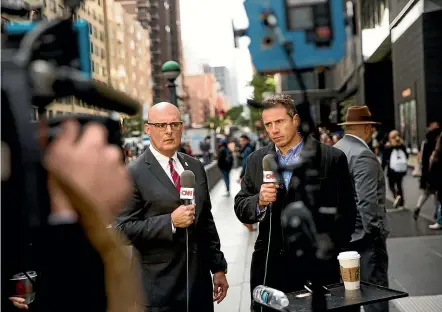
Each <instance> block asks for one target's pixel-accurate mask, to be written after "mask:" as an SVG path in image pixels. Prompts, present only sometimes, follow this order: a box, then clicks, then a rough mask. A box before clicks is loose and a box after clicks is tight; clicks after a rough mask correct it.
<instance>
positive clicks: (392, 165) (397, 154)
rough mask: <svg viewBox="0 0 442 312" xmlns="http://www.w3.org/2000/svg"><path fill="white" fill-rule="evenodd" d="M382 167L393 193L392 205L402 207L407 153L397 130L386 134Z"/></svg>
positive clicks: (403, 203)
mask: <svg viewBox="0 0 442 312" xmlns="http://www.w3.org/2000/svg"><path fill="white" fill-rule="evenodd" d="M382 168H387V178H388V186H389V187H390V191H391V193H392V194H393V199H394V200H393V207H394V208H398V207H404V205H405V200H404V193H403V190H402V183H403V180H404V177H405V175H406V174H407V170H408V153H407V148H406V147H405V145H404V141H403V140H402V138H401V137H400V135H399V131H397V130H393V131H390V133H389V134H388V142H387V144H386V145H385V149H384V152H383V157H382Z"/></svg>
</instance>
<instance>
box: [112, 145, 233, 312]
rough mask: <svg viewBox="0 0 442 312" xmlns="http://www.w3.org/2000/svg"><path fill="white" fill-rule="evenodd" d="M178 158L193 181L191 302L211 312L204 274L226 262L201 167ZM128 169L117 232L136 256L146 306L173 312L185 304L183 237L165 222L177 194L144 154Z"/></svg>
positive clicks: (177, 200)
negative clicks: (127, 195)
mask: <svg viewBox="0 0 442 312" xmlns="http://www.w3.org/2000/svg"><path fill="white" fill-rule="evenodd" d="M178 159H179V161H180V162H181V164H182V165H183V168H184V169H185V170H191V171H192V172H193V173H194V174H195V178H196V187H195V204H196V211H195V222H194V224H193V225H191V226H190V227H189V228H188V231H189V276H190V294H191V302H198V304H199V306H200V307H201V308H202V310H201V311H213V302H212V282H211V276H210V271H211V272H212V273H216V272H220V271H225V270H226V268H227V263H226V260H225V259H224V255H223V253H222V252H221V250H220V247H221V244H220V240H219V236H218V232H217V230H216V227H215V223H214V221H213V216H212V213H211V203H210V196H209V189H208V185H207V177H206V172H205V170H204V167H203V165H202V164H201V163H200V162H199V161H198V160H196V159H195V158H192V157H190V156H188V155H185V154H182V153H178ZM128 168H129V172H130V174H131V176H132V178H133V182H134V191H133V195H132V199H131V201H130V203H129V204H128V205H127V207H125V209H124V211H123V212H122V214H121V215H120V216H119V217H118V218H117V228H118V229H119V230H120V231H121V232H123V233H124V234H125V235H126V236H127V238H128V239H129V241H130V242H131V243H132V245H133V246H134V247H136V248H137V250H138V252H139V255H140V259H141V268H142V271H143V286H144V292H145V295H146V298H145V299H146V302H147V306H148V307H162V308H161V309H158V311H179V309H181V308H182V307H180V308H177V309H175V308H170V309H167V307H178V306H179V305H180V304H182V303H185V301H186V235H185V230H184V229H181V228H177V229H176V232H175V233H172V220H171V213H172V212H173V211H174V210H175V209H176V208H177V207H178V206H180V205H181V202H180V196H179V192H178V191H177V189H176V188H175V186H174V185H173V183H172V181H171V180H170V178H169V177H168V176H167V175H166V173H165V172H164V170H163V168H162V167H161V166H160V164H159V163H158V161H157V160H156V158H155V157H154V155H153V154H152V152H151V151H150V149H146V151H145V152H144V153H143V154H142V155H141V156H140V157H138V158H137V159H136V160H134V161H133V162H132V163H131V164H130V165H129V167H128ZM149 311H156V310H155V309H152V308H151V309H149ZM195 311H197V310H195ZM198 311H199V310H198Z"/></svg>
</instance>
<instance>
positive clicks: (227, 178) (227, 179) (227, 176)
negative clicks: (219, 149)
mask: <svg viewBox="0 0 442 312" xmlns="http://www.w3.org/2000/svg"><path fill="white" fill-rule="evenodd" d="M221 173H222V175H223V180H224V183H225V184H226V189H227V192H230V170H223V169H221Z"/></svg>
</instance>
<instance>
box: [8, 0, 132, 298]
mask: <svg viewBox="0 0 442 312" xmlns="http://www.w3.org/2000/svg"><path fill="white" fill-rule="evenodd" d="M80 3H81V1H80V0H65V3H64V4H65V12H64V13H63V15H62V16H60V17H57V18H55V19H53V20H44V21H43V20H42V21H28V22H20V23H19V22H14V23H3V21H2V28H1V29H2V55H1V57H2V60H1V65H2V68H1V75H2V77H1V78H2V85H1V101H2V105H1V114H2V116H1V121H2V134H1V136H2V143H1V152H2V169H1V170H2V206H3V209H2V221H3V222H2V242H1V244H2V283H3V285H7V283H8V282H9V280H10V279H11V277H12V276H13V275H15V274H18V273H22V272H25V273H26V272H27V271H34V270H36V271H37V270H38V269H37V268H36V267H35V266H36V263H35V261H34V254H35V252H38V249H39V246H41V244H42V243H43V244H44V242H41V241H39V239H38V235H37V234H38V233H39V230H40V229H41V228H42V227H45V226H46V225H47V220H48V216H49V212H50V211H49V195H48V190H47V174H46V172H45V170H44V169H43V167H42V164H41V159H42V151H43V150H44V147H45V146H46V144H50V141H51V140H52V138H54V137H55V136H56V135H57V132H58V127H59V125H60V124H61V123H62V122H63V121H64V120H66V119H75V120H77V121H78V122H79V123H80V124H81V125H82V126H83V125H85V124H87V123H88V122H91V121H94V122H98V123H101V124H102V125H104V126H105V127H106V128H107V130H108V134H109V135H108V141H109V143H111V144H116V145H118V146H121V140H122V139H121V133H120V129H121V128H120V120H119V114H112V113H111V114H110V116H109V117H104V116H85V115H69V116H61V117H60V116H58V117H57V118H54V119H49V120H46V118H45V108H46V107H47V106H48V105H50V104H51V103H52V102H53V101H54V100H56V99H60V98H64V97H68V96H74V97H76V98H77V99H79V100H82V101H83V102H85V103H88V104H90V105H94V106H97V107H100V108H103V109H106V110H109V111H118V112H121V113H125V114H129V115H133V114H136V113H137V112H138V110H139V107H140V104H139V103H138V102H137V101H136V100H134V99H132V98H130V97H129V96H127V95H125V94H124V93H121V92H118V91H115V90H113V89H112V88H110V87H109V86H107V85H105V84H101V83H96V82H95V81H94V80H93V79H92V77H91V76H92V75H91V60H90V50H89V49H90V40H89V25H88V23H87V22H86V21H83V20H77V21H75V22H74V21H73V15H74V13H75V11H76V9H77V8H78V7H79V5H80ZM1 5H2V11H3V12H7V13H8V14H9V15H16V16H24V15H25V12H26V11H31V10H32V11H34V10H39V9H41V4H37V5H29V4H26V3H24V2H23V1H20V0H17V1H13V0H2V2H1ZM33 107H36V108H37V109H38V112H39V115H40V118H39V120H38V121H37V122H32V121H31V120H30V118H29V116H30V111H31V109H32V108H33ZM115 115H118V117H117V118H115ZM36 235H37V236H36ZM37 266H38V265H37ZM9 295H11V294H5V293H2V302H3V300H4V297H5V296H9Z"/></svg>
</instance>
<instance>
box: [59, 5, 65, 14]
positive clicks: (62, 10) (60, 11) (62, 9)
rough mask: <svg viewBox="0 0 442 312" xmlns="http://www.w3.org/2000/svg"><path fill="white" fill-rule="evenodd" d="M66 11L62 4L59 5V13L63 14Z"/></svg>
mask: <svg viewBox="0 0 442 312" xmlns="http://www.w3.org/2000/svg"><path fill="white" fill-rule="evenodd" d="M63 12H64V7H63V6H61V5H58V13H60V14H62V13H63Z"/></svg>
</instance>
